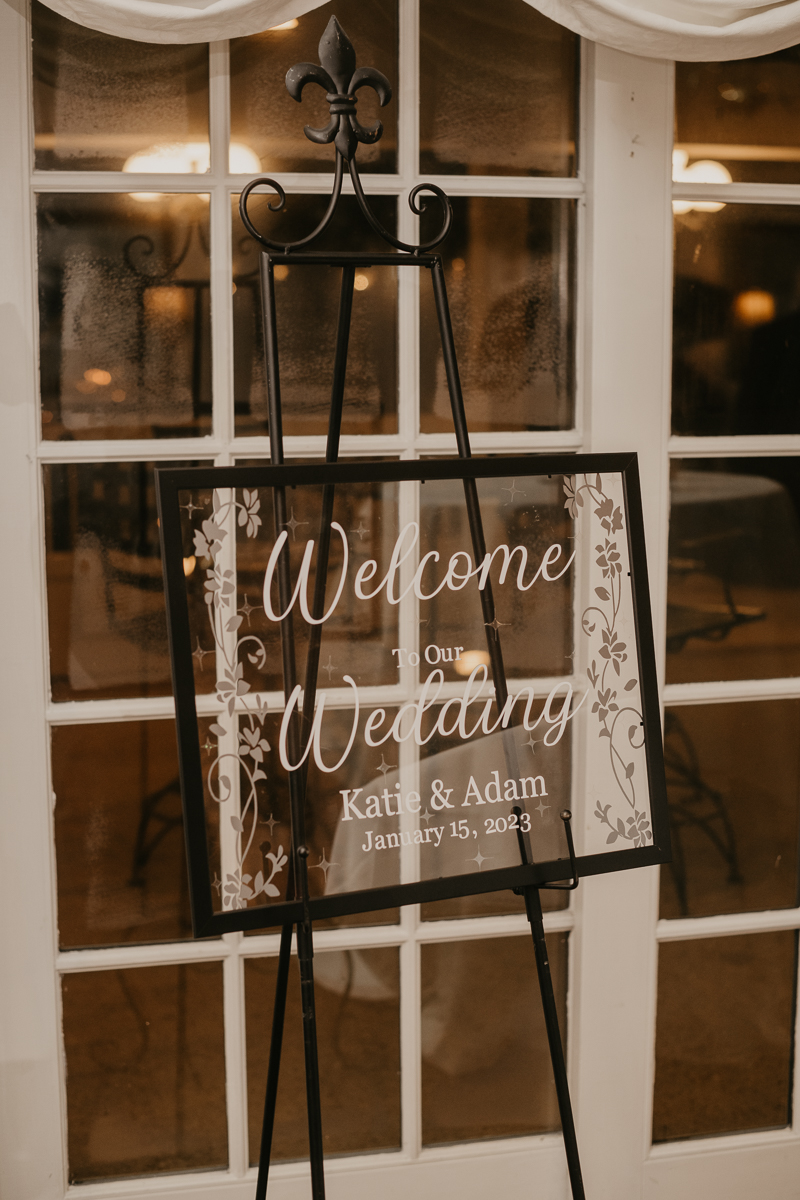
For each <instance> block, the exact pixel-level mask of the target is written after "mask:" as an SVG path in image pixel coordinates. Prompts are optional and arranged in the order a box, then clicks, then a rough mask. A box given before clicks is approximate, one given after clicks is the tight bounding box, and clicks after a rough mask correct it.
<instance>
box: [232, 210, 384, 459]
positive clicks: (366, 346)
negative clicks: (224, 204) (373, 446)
mask: <svg viewBox="0 0 800 1200" xmlns="http://www.w3.org/2000/svg"><path fill="white" fill-rule="evenodd" d="M268 199H269V197H268V196H266V195H265V196H263V197H262V196H255V197H253V200H252V201H251V204H250V205H249V206H248V211H249V212H250V214H251V217H252V219H253V222H254V224H255V225H256V227H257V228H261V229H262V230H263V232H264V234H265V235H266V236H267V237H274V238H281V239H282V238H284V237H285V238H286V239H287V240H291V239H293V238H301V237H304V236H305V235H306V234H308V233H310V232H311V230H312V229H313V228H314V226H315V225H316V224H317V222H318V221H319V220H320V219H321V217H322V215H323V213H324V212H325V206H326V201H325V200H324V199H323V197H321V196H292V197H290V199H289V200H288V201H287V212H286V213H279V214H275V213H270V212H269V211H268V209H267V203H268ZM370 205H371V207H372V209H373V211H374V212H375V214H376V216H377V217H378V219H379V220H380V221H381V222H382V223H383V225H384V226H385V227H386V228H387V229H389V230H390V231H394V230H395V228H396V221H397V201H396V200H395V199H394V197H389V196H372V197H370ZM233 246H234V258H233V277H234V296H233V337H234V395H235V404H236V433H237V436H239V437H247V436H253V435H262V436H263V435H265V434H267V433H268V432H269V423H268V420H267V392H266V383H265V378H264V338H263V331H262V326H261V285H260V281H259V274H258V270H259V253H260V250H259V246H258V245H257V243H256V242H255V241H254V240H253V239H252V238H251V237H250V235H249V234H248V233H246V232H245V229H244V226H243V225H242V223H241V220H240V218H239V198H238V196H236V197H234V207H233ZM314 249H315V250H321V251H322V250H331V249H336V250H352V251H357V252H360V251H362V250H375V249H377V250H381V251H385V250H386V249H387V246H386V244H385V243H384V242H381V241H380V239H379V238H377V237H376V235H375V234H373V233H372V232H371V231H370V229H369V227H368V226H367V223H366V221H365V220H364V218H363V217H362V216H361V213H360V212H359V211H358V207H357V205H356V201H355V197H347V196H345V197H344V198H343V199H342V200H341V202H340V204H339V208H338V211H337V215H336V216H335V217H334V219H333V221H332V222H331V225H330V227H329V229H328V230H327V231H326V232H325V233H324V234H323V235H322V237H320V239H319V241H318V242H315V243H314ZM340 292H341V273H340V272H339V271H337V270H331V268H330V267H315V266H302V267H300V266H297V267H294V266H292V267H287V266H283V265H280V264H279V265H278V266H277V267H276V268H275V305H276V309H277V315H278V353H279V356H280V370H281V402H282V406H283V431H284V433H285V434H287V435H294V434H325V433H327V431H328V416H329V412H330V403H331V380H332V376H333V361H334V353H335V348H336V329H337V321H338V312H339V296H340ZM342 432H343V433H345V434H359V433H396V432H397V271H396V270H395V268H394V267H369V268H364V269H360V270H359V271H357V272H356V278H355V290H354V293H353V315H352V324H351V329H350V345H349V354H348V363H347V376H346V384H345V393H344V414H343V419H342Z"/></svg>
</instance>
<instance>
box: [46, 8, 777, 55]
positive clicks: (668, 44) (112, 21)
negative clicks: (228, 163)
mask: <svg viewBox="0 0 800 1200" xmlns="http://www.w3.org/2000/svg"><path fill="white" fill-rule="evenodd" d="M45 2H46V3H48V4H49V6H50V7H51V8H53V9H55V10H56V12H59V13H61V14H62V15H63V16H65V17H69V19H70V20H72V21H77V22H78V24H79V25H86V26H88V27H89V28H90V29H98V30H100V31H102V32H103V33H112V34H115V35H116V36H118V37H125V38H133V39H134V40H136V41H141V42H210V41H216V40H219V39H223V38H230V37H240V36H242V35H244V34H249V33H257V32H259V31H260V30H262V29H269V28H270V27H271V26H273V25H279V24H280V23H281V22H283V21H288V20H290V19H291V18H292V17H299V16H302V14H303V13H306V12H310V11H311V9H314V8H317V7H318V6H319V4H320V3H321V0H45ZM491 2H492V0H486V3H491ZM533 7H534V8H538V9H539V11H540V12H543V13H544V14H545V15H546V16H548V17H551V18H552V19H553V20H554V21H557V22H558V23H559V24H560V25H565V26H566V27H567V28H568V29H572V30H573V31H574V32H575V33H579V34H581V35H582V36H583V37H587V38H590V39H591V40H592V41H596V42H602V43H604V44H605V45H607V46H613V47H615V48H616V49H618V50H626V51H628V52H629V53H631V54H642V55H646V56H648V57H651V58H675V59H679V60H682V61H698V62H703V61H710V60H724V59H731V58H750V57H753V56H754V55H758V54H770V53H771V52H772V51H774V50H782V49H783V48H784V47H786V46H792V45H794V44H795V43H796V42H800V0H783V2H782V3H762V4H753V3H747V0H536V2H535V4H534V5H533Z"/></svg>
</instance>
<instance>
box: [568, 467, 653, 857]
mask: <svg viewBox="0 0 800 1200" xmlns="http://www.w3.org/2000/svg"><path fill="white" fill-rule="evenodd" d="M581 480H582V482H581ZM564 493H565V495H566V500H565V501H564V507H565V508H566V509H567V511H568V512H569V514H570V516H571V517H572V518H573V520H577V518H578V516H579V511H580V509H582V508H583V507H584V505H585V504H586V503H587V502H588V503H589V504H590V505H592V506H593V508H594V516H595V517H596V518H597V519H598V521H599V523H600V526H601V528H602V529H603V537H602V541H601V542H600V543H599V544H598V545H596V546H595V553H596V556H597V557H596V558H595V565H596V566H597V567H599V569H600V571H601V572H602V577H603V579H604V580H606V581H607V583H606V586H601V587H596V588H595V589H594V594H595V596H596V597H597V599H598V601H600V603H594V604H591V605H589V607H588V608H586V609H585V610H584V612H583V613H582V614H581V628H582V630H583V632H584V633H585V634H586V636H587V637H588V638H589V639H590V641H591V643H592V648H593V649H594V647H595V646H596V655H597V657H596V658H592V662H591V666H590V667H589V668H588V670H587V672H586V674H587V675H588V677H589V682H590V684H591V685H592V688H593V690H594V695H595V700H594V704H593V705H592V712H593V713H596V714H597V720H598V722H599V725H600V733H599V736H600V737H601V738H607V739H608V754H609V760H610V765H611V770H612V772H613V774H614V779H615V780H616V782H617V786H618V788H619V792H620V794H621V796H622V798H623V799H624V802H625V805H627V809H625V808H623V810H622V811H623V814H624V813H626V812H627V814H628V815H627V816H625V819H624V820H623V817H621V816H619V815H618V810H617V808H616V807H615V805H614V804H613V803H609V804H601V803H600V801H599V800H598V802H597V807H596V809H595V812H594V815H595V817H597V819H598V820H599V821H601V822H602V824H603V825H607V826H608V828H609V830H610V833H609V835H608V837H607V838H606V844H607V845H610V844H612V843H613V842H616V841H617V839H618V838H622V839H623V840H624V841H627V842H631V843H632V844H633V845H634V846H636V847H639V846H646V845H647V843H648V842H650V841H652V840H653V834H652V831H651V828H650V821H649V819H648V814H647V812H646V810H644V809H639V808H637V795H636V791H637V781H636V763H635V762H634V761H633V758H632V756H631V754H630V751H631V750H640V749H641V748H642V746H643V745H644V734H643V722H642V714H641V712H640V711H639V709H637V708H634V707H633V706H632V705H630V704H627V703H626V702H625V699H626V698H625V693H626V692H631V691H633V689H634V688H635V687H636V685H637V683H638V679H637V678H636V677H635V676H632V677H631V678H629V679H627V680H626V679H625V678H624V676H625V675H627V674H628V670H629V668H627V667H625V663H626V662H627V661H628V654H627V645H626V643H625V642H623V641H620V638H619V633H618V631H617V622H618V618H619V613H620V606H621V603H622V595H623V582H622V558H621V555H620V552H619V549H618V547H617V541H616V539H615V537H614V535H615V534H617V533H620V534H624V523H623V517H622V509H621V507H620V506H619V505H616V504H615V503H614V500H613V498H612V497H611V496H609V495H607V494H606V492H605V491H604V489H603V480H602V477H601V476H600V475H599V474H598V475H597V476H595V478H594V481H592V480H591V479H590V477H589V476H588V475H583V476H576V475H570V476H565V477H564ZM598 634H599V637H598V636H597V635H598ZM598 659H599V660H600V665H599V666H598ZM609 674H610V678H609ZM626 715H627V720H625V717H626Z"/></svg>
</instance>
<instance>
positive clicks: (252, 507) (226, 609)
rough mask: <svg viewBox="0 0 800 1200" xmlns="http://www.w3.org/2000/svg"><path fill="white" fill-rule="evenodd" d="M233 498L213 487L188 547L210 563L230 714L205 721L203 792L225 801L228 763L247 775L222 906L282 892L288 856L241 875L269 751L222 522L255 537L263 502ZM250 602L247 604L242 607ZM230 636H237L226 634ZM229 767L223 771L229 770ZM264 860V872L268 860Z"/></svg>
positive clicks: (262, 653) (256, 654)
mask: <svg viewBox="0 0 800 1200" xmlns="http://www.w3.org/2000/svg"><path fill="white" fill-rule="evenodd" d="M230 495H231V499H229V500H221V499H220V494H219V492H218V491H216V490H215V491H213V492H212V500H211V504H212V513H211V516H210V517H205V518H204V519H203V520H202V523H201V526H200V529H194V530H193V533H194V551H195V554H196V556H197V558H198V559H205V560H206V561H208V562H210V566H209V567H208V568H207V570H206V580H205V589H204V599H205V602H206V605H207V611H208V619H209V624H210V626H211V632H212V634H213V637H214V644H215V646H216V648H217V664H218V669H217V684H216V687H217V697H218V699H219V700H221V701H223V702H224V704H225V707H226V710H227V714H228V719H229V720H230V722H231V723H232V724H231V729H230V730H229V729H226V728H225V726H224V725H223V724H222V721H221V720H217V721H215V722H214V723H213V724H212V725H211V726H210V730H211V733H212V734H214V735H215V736H216V738H217V755H216V757H215V758H214V761H213V762H212V763H211V765H210V767H209V768H208V772H207V776H206V778H207V782H208V788H209V792H210V794H211V796H212V798H213V799H214V800H215V801H216V802H217V804H225V803H226V802H227V801H228V800H230V799H231V797H232V796H233V795H234V788H233V786H232V784H231V779H230V777H229V775H228V774H226V773H225V771H226V766H225V764H226V762H228V763H229V764H230V766H232V767H233V769H234V770H239V771H240V778H241V777H242V775H244V778H245V779H246V781H247V785H246V792H247V794H246V796H242V802H240V806H239V814H238V815H235V814H232V815H231V816H230V817H229V820H230V824H231V827H232V829H233V830H234V832H235V835H236V867H235V869H234V870H233V871H232V872H228V873H227V874H226V875H225V878H224V881H223V883H222V889H221V894H222V904H223V908H228V909H239V908H246V907H247V905H248V903H249V901H251V900H254V899H256V897H258V896H260V895H262V894H263V895H264V896H269V897H272V898H275V897H277V896H279V895H280V891H279V889H278V887H277V886H276V884H275V883H274V882H273V880H274V879H275V876H276V875H279V874H280V872H281V871H282V870H283V868H284V867H285V865H286V863H287V862H288V857H287V855H286V854H285V853H284V849H283V846H279V847H278V849H277V851H276V852H275V853H273V852H272V851H271V850H269V851H268V852H267V854H266V855H265V856H264V867H265V869H264V870H262V871H258V872H257V874H256V876H255V878H253V876H252V875H249V874H244V873H243V872H244V863H245V860H246V858H247V855H248V853H249V852H250V848H251V847H252V845H253V840H254V838H255V834H256V826H257V825H258V804H257V799H256V785H257V783H258V782H259V781H260V780H263V779H266V778H267V776H266V773H265V772H264V770H263V762H264V754H265V753H266V752H268V751H269V748H270V747H269V743H268V742H267V739H266V737H265V736H264V718H265V716H266V712H267V709H266V704H265V703H262V702H261V701H260V700H259V699H258V698H257V697H253V698H252V700H253V704H252V706H251V707H247V702H246V701H241V698H242V697H243V696H245V695H246V694H247V692H249V691H250V684H249V683H247V681H246V680H245V679H244V678H243V676H244V668H243V666H242V663H241V662H240V661H239V656H240V653H241V652H242V650H243V649H244V648H245V647H246V648H247V649H246V653H247V657H248V659H249V660H250V662H251V663H254V664H255V665H256V666H257V667H258V668H259V669H260V670H263V668H264V666H265V665H266V661H267V652H266V648H265V646H264V643H263V642H262V641H261V639H260V638H259V637H257V636H256V635H255V634H252V633H249V634H246V635H245V636H244V637H238V630H239V627H240V626H241V624H242V622H243V621H244V615H243V614H242V613H241V612H239V611H238V610H237V608H236V581H235V577H234V572H233V568H232V567H227V566H225V560H224V555H223V550H224V548H225V539H226V538H227V537H228V531H227V529H226V528H225V525H226V523H227V522H229V521H230V520H231V519H232V517H233V515H234V514H235V516H236V520H237V522H238V524H239V526H240V527H242V528H243V529H244V530H245V533H246V535H247V537H248V538H255V537H256V536H257V535H258V530H259V527H260V525H261V517H260V516H259V515H258V514H259V509H260V507H261V501H260V500H259V498H258V492H257V491H256V490H253V491H248V490H247V489H246V488H245V489H243V490H242V499H241V500H238V499H237V498H236V497H237V493H236V492H235V491H232V492H231V493H230ZM206 504H207V502H206ZM183 507H184V509H185V510H186V511H188V513H189V518H190V520H191V519H192V516H193V513H194V512H202V511H203V509H204V508H205V504H202V505H195V504H194V503H192V502H190V503H189V504H188V505H184V506H183ZM248 607H249V606H248ZM231 635H235V636H234V638H233V639H232V637H231ZM237 700H239V701H241V703H244V704H245V711H244V713H243V714H241V715H240V717H239V722H238V730H237V733H236V742H237V746H236V750H235V751H234V750H225V749H224V748H223V749H222V750H220V749H219V747H220V746H221V745H222V746H223V747H224V745H225V743H226V741H228V739H229V733H232V732H233V722H234V721H235V719H236V718H235V717H234V710H235V708H236V703H237ZM230 766H229V767H228V768H227V769H230ZM267 862H269V864H270V868H269V873H268V874H267V873H266V864H267Z"/></svg>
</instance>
